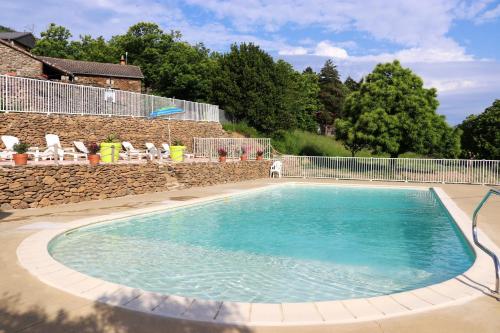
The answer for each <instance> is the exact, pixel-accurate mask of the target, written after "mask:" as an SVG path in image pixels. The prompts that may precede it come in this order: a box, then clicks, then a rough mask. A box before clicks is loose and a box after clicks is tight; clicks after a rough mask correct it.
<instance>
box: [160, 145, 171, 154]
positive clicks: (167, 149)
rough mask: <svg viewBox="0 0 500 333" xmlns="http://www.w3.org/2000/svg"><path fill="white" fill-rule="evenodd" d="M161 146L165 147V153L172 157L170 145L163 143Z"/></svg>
mask: <svg viewBox="0 0 500 333" xmlns="http://www.w3.org/2000/svg"><path fill="white" fill-rule="evenodd" d="M161 146H162V147H163V154H164V155H166V156H167V157H170V146H169V145H168V143H162V144H161Z"/></svg>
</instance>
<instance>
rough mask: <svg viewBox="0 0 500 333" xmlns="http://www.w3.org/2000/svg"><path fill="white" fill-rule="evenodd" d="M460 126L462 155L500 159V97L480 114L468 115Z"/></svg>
mask: <svg viewBox="0 0 500 333" xmlns="http://www.w3.org/2000/svg"><path fill="white" fill-rule="evenodd" d="M459 128H460V129H461V130H462V131H463V134H462V140H461V141H462V155H463V156H464V157H466V158H471V157H472V158H478V159H492V160H498V159H500V99H497V100H495V101H494V102H493V104H492V105H491V106H490V107H488V108H486V109H485V110H484V112H483V113H481V114H479V115H471V116H469V117H467V119H465V120H464V121H463V122H462V123H461V124H460V125H459Z"/></svg>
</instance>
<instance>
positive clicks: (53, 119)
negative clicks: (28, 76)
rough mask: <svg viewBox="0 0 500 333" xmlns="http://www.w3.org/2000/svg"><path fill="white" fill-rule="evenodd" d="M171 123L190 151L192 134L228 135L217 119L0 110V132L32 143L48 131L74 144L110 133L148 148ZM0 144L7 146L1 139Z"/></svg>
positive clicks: (174, 136) (66, 144)
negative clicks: (202, 119)
mask: <svg viewBox="0 0 500 333" xmlns="http://www.w3.org/2000/svg"><path fill="white" fill-rule="evenodd" d="M168 125H170V133H171V140H172V142H173V141H174V140H181V141H182V142H183V144H184V145H186V146H187V149H188V151H192V149H193V137H205V138H208V137H214V138H218V137H226V136H227V134H226V132H225V131H224V130H223V129H222V126H221V125H220V124H219V123H216V122H199V121H184V120H183V121H180V120H163V119H154V120H149V119H144V118H134V117H103V116H79V115H74V116H69V115H50V116H47V115H45V114H35V113H0V135H14V136H17V137H18V138H19V139H20V140H21V141H24V142H27V143H28V144H30V145H31V146H38V147H40V148H41V147H45V145H46V144H45V134H49V133H50V134H57V135H59V138H60V139H61V142H62V144H63V146H64V147H73V141H84V142H89V141H90V142H101V141H102V140H104V138H106V136H108V135H109V134H111V133H115V134H117V135H118V136H120V138H121V139H122V140H123V141H130V142H131V143H132V144H133V145H134V147H135V148H137V149H145V146H144V144H145V143H146V142H153V143H154V144H155V145H157V147H160V144H161V143H168ZM0 147H1V148H4V147H3V145H2V143H1V142H0Z"/></svg>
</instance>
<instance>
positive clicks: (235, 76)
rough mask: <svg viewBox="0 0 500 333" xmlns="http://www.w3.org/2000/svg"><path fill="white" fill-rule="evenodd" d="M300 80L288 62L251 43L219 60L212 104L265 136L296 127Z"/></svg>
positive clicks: (221, 56) (237, 48)
mask: <svg viewBox="0 0 500 333" xmlns="http://www.w3.org/2000/svg"><path fill="white" fill-rule="evenodd" d="M296 85H297V77H296V72H295V71H294V70H293V68H292V67H291V66H290V64H288V63H286V62H285V61H278V62H277V63H275V62H274V60H273V58H272V57H271V56H270V55H269V54H267V53H266V52H264V51H263V50H261V49H260V47H258V46H256V45H254V44H252V43H250V44H246V43H242V44H240V45H236V44H233V45H232V46H231V50H230V51H229V52H228V53H226V54H223V55H220V56H219V57H218V74H217V76H216V78H215V79H214V80H213V91H214V96H213V102H214V103H216V104H219V105H220V106H221V107H222V109H224V110H225V111H226V112H227V113H228V114H229V115H230V116H231V117H232V118H233V119H235V120H237V121H245V122H247V123H248V124H249V125H250V126H252V127H255V128H257V129H258V130H260V131H262V132H266V133H271V132H274V131H277V130H280V129H289V128H294V127H296V126H297V113H300V110H299V111H298V112H297V110H296V108H298V107H297V104H296V103H295V102H297V97H296V95H294V94H296V92H297V90H296V89H297V88H294V87H296ZM294 96H295V97H294Z"/></svg>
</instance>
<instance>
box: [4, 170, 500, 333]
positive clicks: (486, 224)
mask: <svg viewBox="0 0 500 333" xmlns="http://www.w3.org/2000/svg"><path fill="white" fill-rule="evenodd" d="M290 181H297V180H290ZM299 181H300V180H299ZM276 182H287V180H274V181H270V180H268V179H263V180H258V181H251V182H245V183H234V184H226V185H219V186H213V187H205V188H191V189H187V190H180V191H172V192H165V193H155V194H147V195H140V196H134V197H124V198H119V199H112V200H106V201H99V202H85V203H80V204H71V205H64V206H57V207H47V208H43V209H32V210H25V211H11V212H1V213H0V214H1V215H0V218H1V220H0V242H1V244H3V246H2V250H3V251H2V253H1V254H0V265H1V267H2V271H3V274H2V275H1V276H0V292H1V294H2V298H1V299H0V331H1V330H2V329H3V330H5V331H6V332H11V331H19V330H23V331H29V332H58V331H60V332H67V331H71V330H73V331H93V332H94V331H95V332H108V331H109V332H142V331H144V332H156V331H158V332H160V331H168V332H192V331H203V332H206V331H214V332H215V331H220V332H222V331H224V332H230V331H238V330H239V331H262V332H277V331H284V332H294V331H311V332H312V331H317V332H321V331H325V332H326V331H332V328H335V331H336V332H365V331H366V332H426V331H428V332H439V331H442V332H448V331H449V332H498V331H500V319H498V318H500V302H497V301H496V300H495V299H493V298H492V297H489V296H479V297H476V298H473V299H471V300H468V301H466V302H463V303H461V304H459V305H455V306H451V307H444V308H439V309H436V310H431V311H426V312H421V313H418V314H411V315H406V316H402V317H393V318H387V319H376V320H367V321H364V322H360V323H351V324H336V325H326V324H325V325H321V326H311V327H306V326H294V327H265V326H264V327H233V326H223V327H221V326H217V325H210V324H205V323H194V322H188V321H187V320H180V319H169V318H162V317H158V316H151V315H146V314H143V313H139V312H133V311H130V310H126V309H122V308H117V307H112V306H108V305H105V304H102V303H98V302H95V301H91V300H87V299H84V298H80V297H76V296H72V295H70V294H67V293H65V292H62V291H60V290H58V289H55V288H52V287H49V286H48V285H46V284H44V283H42V282H40V281H39V280H38V279H37V278H35V277H33V276H32V275H30V274H29V273H28V272H27V271H26V270H24V269H23V268H22V267H21V266H20V265H19V262H18V261H17V258H16V249H17V247H18V246H19V244H20V243H21V242H22V241H23V240H24V239H25V238H26V237H28V236H30V235H32V234H34V233H35V232H37V231H40V229H43V228H47V227H48V226H53V225H54V224H62V225H67V224H68V222H71V221H74V220H76V219H81V218H89V217H92V216H99V215H107V214H112V213H116V211H117V210H120V212H122V211H128V210H133V209H138V208H141V209H142V208H148V207H150V208H151V207H155V206H158V205H160V204H162V202H165V201H167V200H170V201H172V200H173V201H179V200H189V199H190V198H191V199H196V198H203V197H207V196H213V195H219V194H224V193H231V192H234V191H236V190H241V189H251V188H257V187H261V186H263V185H266V184H269V183H276ZM308 182H311V180H308ZM315 182H318V183H333V184H338V183H340V184H345V183H349V184H353V183H358V184H361V185H383V184H387V185H390V186H395V185H396V186H397V185H400V186H424V187H429V186H436V187H440V188H442V189H443V190H444V191H445V192H446V193H447V194H448V195H449V196H450V197H451V199H452V200H454V202H455V203H456V204H457V205H458V206H459V207H460V208H461V209H462V210H463V211H464V212H465V213H467V215H469V216H470V215H471V214H472V210H473V209H474V208H475V206H476V205H477V203H478V202H479V200H480V199H481V198H482V196H483V195H484V194H485V193H486V191H487V187H484V186H472V185H443V184H413V183H408V184H404V183H381V182H352V181H349V182H342V181H315ZM499 201H500V200H498V198H492V200H491V201H490V202H489V204H488V205H487V206H486V207H485V208H484V211H482V214H481V217H480V220H479V226H480V228H481V229H482V230H483V231H484V232H485V233H487V234H488V236H489V237H490V238H491V239H492V240H493V241H495V242H496V244H500V225H499V223H498V216H500V206H499V205H498V203H499ZM48 222H50V223H48ZM495 222H496V223H495ZM20 227H21V228H20ZM491 265H492V264H491ZM469 283H470V284H474V281H470V282H469ZM478 287H479V286H478ZM479 289H480V287H479ZM475 290H477V289H475ZM259 311H261V312H263V313H264V314H267V312H268V311H272V309H266V308H265V307H261V308H260V309H259ZM290 311H292V312H293V309H290ZM302 314H303V311H302V310H301V311H299V313H297V314H296V316H297V317H299V316H300V315H302ZM167 325H168V326H167ZM166 327H169V329H166Z"/></svg>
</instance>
